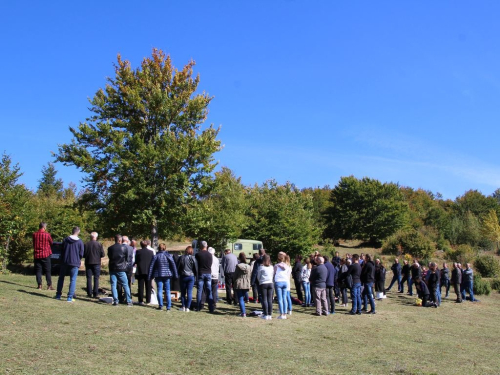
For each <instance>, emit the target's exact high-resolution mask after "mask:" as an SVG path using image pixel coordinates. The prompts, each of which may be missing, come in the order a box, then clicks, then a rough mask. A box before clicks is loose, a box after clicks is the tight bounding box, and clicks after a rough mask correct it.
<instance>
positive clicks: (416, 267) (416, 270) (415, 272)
mask: <svg viewBox="0 0 500 375" xmlns="http://www.w3.org/2000/svg"><path fill="white" fill-rule="evenodd" d="M410 270H411V279H410V280H408V295H409V296H412V295H413V289H412V280H415V279H416V278H417V277H418V278H420V279H421V278H422V268H420V264H418V261H417V260H416V259H413V265H412V266H411V268H410Z"/></svg>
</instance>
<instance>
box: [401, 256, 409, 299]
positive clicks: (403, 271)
mask: <svg viewBox="0 0 500 375" xmlns="http://www.w3.org/2000/svg"><path fill="white" fill-rule="evenodd" d="M401 275H402V279H401V288H400V289H399V293H404V292H405V286H404V284H405V281H406V282H407V284H408V291H409V290H410V285H411V266H410V265H409V264H408V261H407V260H406V259H405V260H403V268H401Z"/></svg>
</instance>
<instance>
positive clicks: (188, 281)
mask: <svg viewBox="0 0 500 375" xmlns="http://www.w3.org/2000/svg"><path fill="white" fill-rule="evenodd" d="M193 287H194V276H182V277H181V303H182V307H185V308H186V309H190V308H191V302H192V301H193Z"/></svg>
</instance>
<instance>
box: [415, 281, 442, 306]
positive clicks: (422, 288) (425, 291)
mask: <svg viewBox="0 0 500 375" xmlns="http://www.w3.org/2000/svg"><path fill="white" fill-rule="evenodd" d="M413 281H414V283H415V289H416V290H417V294H418V295H419V296H420V297H421V298H422V307H437V305H436V304H435V303H434V302H432V301H429V296H430V292H429V288H428V287H427V285H426V284H425V282H424V281H423V280H422V276H417V277H415V278H414V279H413Z"/></svg>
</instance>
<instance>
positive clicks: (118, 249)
mask: <svg viewBox="0 0 500 375" xmlns="http://www.w3.org/2000/svg"><path fill="white" fill-rule="evenodd" d="M129 253H130V251H129V248H128V247H127V246H125V245H124V244H122V236H121V235H120V234H117V235H115V244H114V245H113V246H110V247H108V258H109V278H110V282H111V293H112V295H113V306H118V290H117V285H116V284H117V283H120V284H121V285H123V289H124V290H125V297H126V300H127V305H128V306H129V307H131V306H133V304H132V298H131V296H130V288H129V287H128V280H127V273H126V272H127V268H128V260H129V257H130V254H129Z"/></svg>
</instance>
